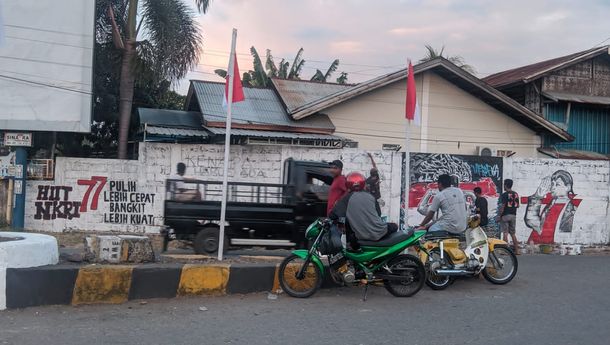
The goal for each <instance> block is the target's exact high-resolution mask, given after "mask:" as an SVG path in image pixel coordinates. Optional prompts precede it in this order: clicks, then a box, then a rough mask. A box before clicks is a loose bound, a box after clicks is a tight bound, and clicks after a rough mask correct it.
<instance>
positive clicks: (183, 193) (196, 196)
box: [169, 162, 201, 201]
mask: <svg viewBox="0 0 610 345" xmlns="http://www.w3.org/2000/svg"><path fill="white" fill-rule="evenodd" d="M185 172H186V165H185V164H184V163H182V162H180V163H178V165H177V166H176V174H175V175H171V176H170V177H169V179H170V180H174V181H172V182H171V184H172V185H171V187H170V190H171V191H172V192H173V196H174V199H175V200H177V201H197V200H201V193H200V192H199V190H198V189H199V186H198V185H197V184H194V183H188V186H187V183H184V181H193V182H194V181H195V180H193V179H190V178H185V177H184V173H185ZM188 187H191V188H188ZM193 187H194V188H195V189H192V188H193Z"/></svg>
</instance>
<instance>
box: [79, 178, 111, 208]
mask: <svg viewBox="0 0 610 345" xmlns="http://www.w3.org/2000/svg"><path fill="white" fill-rule="evenodd" d="M107 179H108V178H107V177H104V176H91V179H90V180H78V181H77V183H78V185H79V186H89V188H87V191H86V192H85V195H83V201H82V203H81V205H80V212H81V213H83V212H87V205H88V204H89V196H90V195H91V191H92V190H93V188H95V186H96V185H97V188H96V189H95V192H94V193H93V198H92V199H91V209H92V210H97V201H98V200H99V198H100V193H101V192H102V189H103V188H104V186H105V185H106V181H107Z"/></svg>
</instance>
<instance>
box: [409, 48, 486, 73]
mask: <svg viewBox="0 0 610 345" xmlns="http://www.w3.org/2000/svg"><path fill="white" fill-rule="evenodd" d="M438 57H442V58H445V59H447V60H449V61H451V62H452V63H453V64H455V65H456V66H458V67H459V68H461V69H463V70H464V71H466V72H468V73H470V74H476V73H477V71H476V70H475V68H474V67H473V66H471V65H469V64H467V63H466V62H465V60H464V58H463V57H461V56H459V55H453V56H446V55H445V46H442V47H441V49H440V50H437V49H435V48H434V47H432V46H431V45H429V44H426V55H425V56H424V57H423V58H421V59H420V60H419V62H426V61H430V60H433V59H436V58H438Z"/></svg>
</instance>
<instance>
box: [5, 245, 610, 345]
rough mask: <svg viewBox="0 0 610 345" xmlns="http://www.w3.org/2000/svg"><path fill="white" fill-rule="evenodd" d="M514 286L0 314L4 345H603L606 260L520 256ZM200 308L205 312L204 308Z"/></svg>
mask: <svg viewBox="0 0 610 345" xmlns="http://www.w3.org/2000/svg"><path fill="white" fill-rule="evenodd" d="M519 260H520V267H519V273H518V274H517V277H516V278H515V280H513V282H511V283H510V284H508V285H505V286H494V285H492V284H490V283H488V282H487V281H485V280H484V279H470V280H459V281H457V282H456V283H455V284H454V285H452V286H451V287H450V288H449V289H447V290H445V291H440V292H437V291H432V290H429V289H428V288H426V287H425V288H424V289H423V290H422V291H421V292H420V293H418V294H417V295H415V296H414V297H412V298H405V299H400V298H395V297H392V296H391V295H389V294H388V293H387V292H386V291H385V290H384V289H383V288H371V289H369V295H368V300H367V301H366V302H363V301H362V300H361V298H362V292H363V290H362V289H361V288H341V289H332V290H323V291H321V292H319V293H318V294H316V295H314V296H313V297H311V298H309V299H304V300H302V299H295V298H291V297H289V296H286V295H280V296H279V297H278V298H277V299H275V300H273V299H268V295H267V294H266V293H258V294H251V295H246V296H235V295H234V296H224V297H205V298H203V297H202V298H182V299H172V300H154V301H148V302H147V303H146V304H141V303H139V302H137V301H136V302H130V303H127V304H123V305H112V306H86V307H78V308H74V307H67V306H61V307H59V306H58V307H39V308H29V309H25V310H9V311H4V312H0V344H19V345H40V344H44V345H54V344H62V345H72V344H79V345H81V344H112V345H119V344H146V345H151V344H510V345H514V344H553V345H558V344H588V345H593V344H604V345H606V344H608V343H609V342H610V288H609V285H610V257H608V256H593V257H583V256H579V257H565V256H520V257H519ZM201 307H204V308H203V309H204V310H203V311H202V310H200V308H201Z"/></svg>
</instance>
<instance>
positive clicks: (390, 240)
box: [358, 229, 414, 247]
mask: <svg viewBox="0 0 610 345" xmlns="http://www.w3.org/2000/svg"><path fill="white" fill-rule="evenodd" d="M413 232H414V231H413V229H411V230H409V231H408V232H404V231H396V232H393V233H391V234H389V235H385V236H383V237H382V238H381V239H380V240H379V241H362V240H358V243H359V244H360V245H361V246H367V247H389V246H393V245H395V244H396V243H400V242H402V241H405V240H407V239H408V238H409V237H411V236H413Z"/></svg>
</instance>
